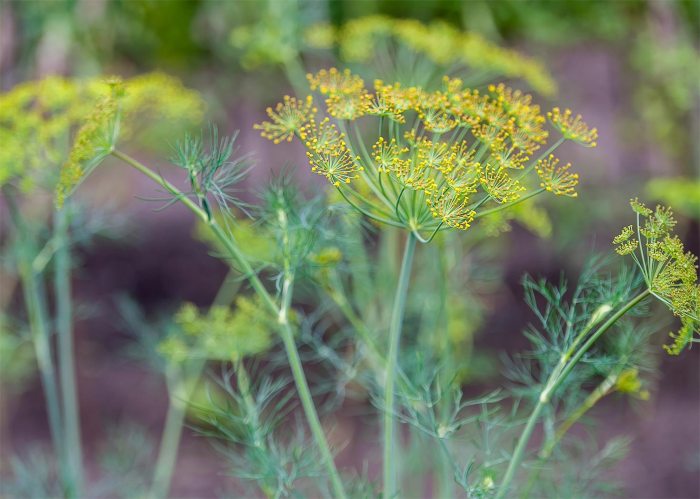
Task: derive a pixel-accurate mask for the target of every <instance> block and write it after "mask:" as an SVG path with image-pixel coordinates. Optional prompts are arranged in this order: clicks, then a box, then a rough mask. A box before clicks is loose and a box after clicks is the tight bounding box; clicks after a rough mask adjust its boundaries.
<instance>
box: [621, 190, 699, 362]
mask: <svg viewBox="0 0 700 499" xmlns="http://www.w3.org/2000/svg"><path fill="white" fill-rule="evenodd" d="M630 205H631V206H632V210H633V211H634V212H635V213H636V214H637V220H638V221H637V227H636V230H635V228H634V227H633V226H632V225H628V226H627V227H624V228H623V229H622V231H621V232H620V234H618V235H617V236H616V237H615V238H614V239H613V244H614V245H615V246H616V248H615V250H616V251H617V253H618V254H620V255H631V256H632V258H634V260H635V262H636V264H637V266H638V267H639V269H640V270H641V272H642V274H643V276H644V280H645V282H646V284H647V287H648V289H649V291H651V293H652V294H653V295H654V296H655V297H656V298H658V299H659V300H660V301H662V302H663V303H664V304H666V305H667V306H668V307H669V309H670V310H671V311H672V312H673V313H674V314H675V315H677V316H679V317H680V318H681V321H682V327H681V329H680V331H679V332H678V333H675V334H673V333H672V334H671V338H673V343H672V344H671V345H666V346H665V347H664V348H665V349H666V351H667V352H668V353H669V354H673V355H678V354H679V353H680V352H681V351H682V350H683V349H685V347H686V346H687V345H688V344H690V342H691V341H695V340H694V338H693V337H694V335H695V334H696V333H698V330H699V328H700V284H698V275H697V268H698V267H697V261H698V258H697V257H696V256H695V255H693V254H692V253H691V252H689V251H688V252H686V251H685V248H684V247H683V243H682V242H681V240H680V239H679V238H678V236H675V235H673V233H672V230H673V227H674V226H675V225H676V220H675V218H674V217H673V213H672V212H671V210H670V209H669V208H666V207H663V206H657V207H656V209H655V210H652V209H650V208H648V207H646V206H645V205H644V203H642V202H640V201H639V200H638V199H632V200H631V201H630Z"/></svg>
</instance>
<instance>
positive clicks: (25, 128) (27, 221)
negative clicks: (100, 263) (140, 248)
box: [0, 73, 202, 497]
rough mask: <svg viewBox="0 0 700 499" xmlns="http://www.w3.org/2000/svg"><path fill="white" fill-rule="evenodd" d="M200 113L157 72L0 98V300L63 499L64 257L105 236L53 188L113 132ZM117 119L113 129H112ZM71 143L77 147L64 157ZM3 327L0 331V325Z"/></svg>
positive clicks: (75, 486) (73, 399)
mask: <svg viewBox="0 0 700 499" xmlns="http://www.w3.org/2000/svg"><path fill="white" fill-rule="evenodd" d="M124 89H128V97H126V98H124V99H123V101H122V102H121V106H122V107H121V108H120V109H117V106H116V102H117V99H118V98H120V97H122V96H123V90H124ZM201 111H202V101H201V100H200V98H199V97H198V95H197V94H195V93H193V92H190V91H186V90H185V89H184V88H183V87H182V86H181V84H180V83H179V82H178V81H176V80H175V79H173V78H171V77H169V76H166V75H164V74H160V73H152V74H149V75H143V76H140V77H135V78H132V79H130V80H127V81H126V82H121V81H118V80H116V79H104V78H93V79H86V80H78V79H66V78H60V77H49V78H46V79H44V80H41V81H32V82H25V83H22V84H20V85H17V86H16V87H14V88H12V89H11V90H10V91H8V92H6V93H3V94H2V95H0V140H1V141H2V143H3V147H2V152H0V187H1V188H2V193H3V198H4V200H5V204H6V206H7V208H8V212H9V215H10V217H9V218H10V222H11V229H12V230H11V234H10V237H9V238H8V246H9V247H8V248H4V249H5V250H9V251H8V252H9V254H10V258H12V259H13V260H14V262H15V264H16V269H17V272H16V274H14V273H13V274H10V276H8V279H7V283H8V288H9V292H8V295H7V296H8V299H9V297H11V296H12V294H13V293H12V289H13V288H14V287H15V279H16V280H18V281H19V283H20V284H21V288H22V295H23V303H24V307H25V309H26V322H27V324H26V330H28V332H29V338H30V341H31V343H32V345H33V348H34V358H35V360H36V363H37V367H38V371H39V374H40V377H41V383H42V388H43V391H44V397H45V399H46V407H47V413H48V420H49V428H50V433H51V439H52V447H53V448H52V451H53V455H54V456H55V458H56V460H57V462H58V471H57V475H58V481H59V483H60V490H61V493H62V494H63V495H65V496H66V497H78V496H80V495H82V493H83V492H82V489H83V478H82V475H83V472H82V469H83V464H82V450H81V449H82V445H81V437H80V415H79V411H78V393H77V386H76V374H75V360H74V351H73V350H74V347H73V323H74V322H75V320H74V306H73V303H72V289H71V270H72V267H73V266H74V262H73V256H72V254H73V248H74V247H75V246H77V245H78V244H85V243H86V242H89V241H90V240H91V239H92V238H93V237H94V236H95V235H99V234H100V233H105V230H106V228H105V223H104V222H105V220H104V217H102V220H100V218H101V216H100V210H94V211H92V212H90V213H89V214H85V213H83V211H82V210H81V209H80V206H79V205H78V203H66V204H64V200H65V197H66V196H67V195H68V194H70V191H66V190H63V189H62V188H61V186H65V185H68V184H70V185H72V186H77V184H78V183H79V182H80V181H81V180H82V178H83V177H84V176H85V175H87V174H88V173H89V172H90V171H91V170H92V169H93V168H94V166H96V164H97V163H99V161H101V159H102V158H103V157H104V155H105V154H106V152H105V150H104V145H105V144H106V143H107V142H109V141H110V140H111V137H113V136H114V135H116V133H117V132H118V130H119V129H120V128H121V131H122V133H123V134H124V136H125V137H129V136H130V135H131V134H132V133H138V134H139V135H144V136H145V135H148V133H149V123H150V125H152V124H153V122H154V120H156V119H159V118H162V117H170V118H172V120H173V121H172V125H173V126H172V127H166V128H169V129H170V131H173V130H177V129H178V124H179V125H180V126H184V125H185V124H186V123H188V122H189V123H191V122H192V121H196V120H197V119H199V118H200V117H201ZM171 112H173V113H175V114H170V113H171ZM117 115H119V116H120V117H123V120H117V119H116V117H117ZM86 121H87V124H85V123H86ZM78 129H79V131H78ZM151 133H152V131H151ZM74 135H75V136H76V137H77V139H76V141H75V144H73V147H72V148H71V138H72V136H74ZM153 136H157V134H154V135H153ZM53 202H55V204H56V206H57V209H56V210H53V209H52V204H53ZM49 278H51V279H52V282H51V284H52V285H53V286H52V287H51V288H49V286H48V282H49ZM5 305H6V304H5V303H3V308H4V307H5ZM5 314H6V312H5V310H3V316H5ZM3 322H4V324H3V329H5V319H3ZM8 323H9V321H8ZM23 330H25V325H24V320H23V318H15V320H13V321H12V327H10V332H9V335H10V336H12V337H16V338H20V339H21V338H22V336H23V334H22V331H23ZM4 334H5V331H3V335H4ZM54 336H55V337H56V347H54V346H53V340H52V338H53V337H54ZM54 357H55V360H54Z"/></svg>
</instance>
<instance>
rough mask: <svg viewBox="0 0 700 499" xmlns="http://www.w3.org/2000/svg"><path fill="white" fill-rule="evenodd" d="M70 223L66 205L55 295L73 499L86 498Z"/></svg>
mask: <svg viewBox="0 0 700 499" xmlns="http://www.w3.org/2000/svg"><path fill="white" fill-rule="evenodd" d="M69 226H70V220H69V217H68V213H67V208H66V206H64V207H63V208H60V209H58V210H56V211H55V212H54V240H55V243H56V253H55V260H54V293H55V295H56V331H57V333H58V369H59V379H60V386H61V399H62V402H63V425H64V427H63V431H64V438H65V441H64V445H65V451H66V468H67V470H66V471H67V473H68V475H69V477H70V485H71V490H70V491H67V493H66V495H68V496H69V497H80V496H81V495H82V484H83V476H82V467H83V457H82V445H81V441H80V440H81V439H80V410H79V405H78V390H77V382H76V373H75V357H74V345H73V309H72V304H71V283H70V267H71V258H70V243H69V239H68V229H69Z"/></svg>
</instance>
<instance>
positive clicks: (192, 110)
mask: <svg viewBox="0 0 700 499" xmlns="http://www.w3.org/2000/svg"><path fill="white" fill-rule="evenodd" d="M203 107H204V105H203V101H202V99H201V98H200V96H199V94H197V93H196V92H194V91H192V90H188V89H186V88H185V87H183V86H182V84H181V83H180V82H179V81H178V80H177V79H175V78H172V77H170V76H167V75H165V74H162V73H150V74H146V75H142V76H137V77H134V78H131V79H128V80H126V81H124V82H122V81H120V80H119V79H117V78H101V77H100V78H93V79H86V80H79V79H66V78H60V77H54V76H52V77H48V78H45V79H43V80H39V81H30V82H25V83H21V84H19V85H17V86H16V87H14V88H12V89H11V90H10V91H9V92H6V93H3V94H0V143H1V144H2V147H0V185H4V184H5V183H8V182H12V183H14V184H17V185H18V186H19V187H21V188H22V189H23V190H25V191H28V190H31V189H33V188H35V187H43V188H45V189H48V190H53V189H55V188H56V185H57V183H58V184H59V185H58V188H57V199H58V202H59V204H60V203H61V202H62V200H63V198H64V197H65V196H66V195H68V194H70V192H72V190H73V189H74V187H75V185H76V183H78V182H80V181H81V180H82V178H83V177H84V175H85V173H86V172H88V171H89V170H90V169H92V168H93V167H94V166H96V164H97V163H99V159H98V158H104V154H105V153H109V150H110V145H109V144H110V143H113V142H114V141H116V135H117V133H119V135H120V137H122V138H124V137H126V138H134V139H139V141H140V142H141V143H143V144H144V145H150V144H151V143H152V142H153V140H152V139H153V138H154V137H153V135H154V134H158V133H162V132H163V131H172V130H173V129H174V128H182V127H186V126H188V125H191V124H192V123H194V122H198V121H199V120H200V119H201V117H202V113H203ZM117 125H118V126H117ZM71 143H73V148H72V150H71V149H69V146H70V144H71ZM62 167H63V168H62ZM59 177H60V180H59Z"/></svg>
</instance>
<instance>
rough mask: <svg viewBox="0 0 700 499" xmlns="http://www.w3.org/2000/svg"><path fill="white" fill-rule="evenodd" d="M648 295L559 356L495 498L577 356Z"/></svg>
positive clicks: (500, 494) (508, 481) (644, 294)
mask: <svg viewBox="0 0 700 499" xmlns="http://www.w3.org/2000/svg"><path fill="white" fill-rule="evenodd" d="M649 293H650V291H649V290H648V289H647V290H645V291H643V292H642V293H640V294H638V295H637V296H635V297H634V298H632V299H631V300H630V301H629V302H627V303H626V304H625V305H624V306H623V307H621V308H620V309H619V310H618V311H617V312H615V314H613V315H612V316H611V317H610V318H609V319H608V320H607V321H605V323H604V324H603V325H601V326H600V327H599V328H598V329H597V330H596V331H595V333H593V334H592V335H591V336H590V337H589V338H588V340H587V341H586V342H585V343H584V344H583V345H581V347H580V348H578V350H576V352H575V353H573V354H572V352H571V350H572V349H573V348H576V345H577V344H578V343H579V342H580V339H582V337H581V335H579V336H577V338H576V341H575V342H574V343H575V344H574V345H572V349H570V350H569V351H567V352H566V353H565V354H564V356H563V357H562V361H560V364H559V365H558V366H557V367H556V368H555V369H554V370H553V371H552V374H551V375H550V376H549V378H548V379H547V382H546V383H545V386H544V388H543V389H542V392H541V393H540V396H539V398H538V400H537V405H535V408H534V409H533V411H532V413H531V414H530V417H529V419H528V420H527V423H526V425H525V428H524V429H523V432H522V433H521V435H520V438H519V439H518V443H517V444H516V446H515V450H514V451H513V456H512V457H511V460H510V462H509V463H508V468H507V469H506V473H505V475H504V476H503V481H502V482H501V486H500V487H499V489H498V493H497V494H496V499H502V498H503V497H505V495H506V494H507V493H508V489H509V488H510V484H511V482H512V481H513V478H515V474H516V472H517V470H518V467H519V466H520V462H521V461H522V459H523V456H524V454H525V448H526V447H527V444H528V442H529V441H530V436H531V435H532V431H533V430H534V428H535V425H536V424H537V420H538V418H539V416H540V414H541V413H542V409H544V407H545V406H546V405H547V404H548V403H549V400H550V397H551V395H552V393H554V391H556V389H557V388H558V387H559V386H560V385H561V384H562V383H563V382H564V380H565V379H566V377H567V376H568V375H569V373H570V372H571V371H572V370H573V368H574V367H575V366H576V364H578V362H579V361H580V360H581V357H583V355H584V354H585V353H586V352H587V351H588V350H589V349H590V348H591V346H592V345H593V343H595V342H596V341H597V340H598V338H600V336H601V335H602V334H603V333H605V332H606V331H607V330H608V329H610V327H612V325H613V324H615V323H616V322H617V321H618V320H619V319H620V318H621V317H622V316H623V315H625V314H626V313H627V312H629V311H630V310H631V309H632V308H633V307H635V306H636V305H637V304H638V303H639V302H641V301H642V300H643V299H644V298H646V297H647V296H648V295H649Z"/></svg>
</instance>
